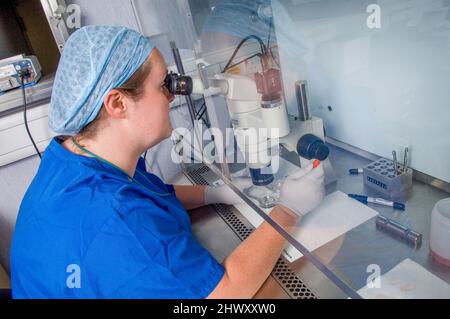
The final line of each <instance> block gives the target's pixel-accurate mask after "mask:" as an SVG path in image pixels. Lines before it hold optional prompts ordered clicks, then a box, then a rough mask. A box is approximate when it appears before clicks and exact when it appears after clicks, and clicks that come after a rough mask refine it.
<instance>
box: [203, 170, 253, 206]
mask: <svg viewBox="0 0 450 319" xmlns="http://www.w3.org/2000/svg"><path fill="white" fill-rule="evenodd" d="M233 184H234V185H235V186H236V187H237V188H239V189H240V190H241V191H242V190H244V189H245V188H248V187H250V186H252V185H253V183H252V179H251V178H250V177H237V178H234V179H233ZM204 198H205V205H210V204H226V205H237V204H241V203H242V199H241V198H240V197H239V196H238V195H236V193H235V192H234V191H233V190H232V189H231V188H229V187H228V186H227V185H225V184H224V185H221V186H211V185H209V186H206V188H205V194H204Z"/></svg>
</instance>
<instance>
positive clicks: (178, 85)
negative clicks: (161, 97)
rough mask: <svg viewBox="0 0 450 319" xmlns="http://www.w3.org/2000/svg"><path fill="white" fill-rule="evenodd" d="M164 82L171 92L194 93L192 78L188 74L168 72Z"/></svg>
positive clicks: (175, 93) (174, 93) (176, 93)
mask: <svg viewBox="0 0 450 319" xmlns="http://www.w3.org/2000/svg"><path fill="white" fill-rule="evenodd" d="M164 83H165V85H166V88H167V90H168V91H169V92H170V94H173V95H191V94H192V87H193V84H192V78H191V77H190V76H187V75H180V74H177V73H173V72H170V73H168V74H167V76H166V78H165V80H164Z"/></svg>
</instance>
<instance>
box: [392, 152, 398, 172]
mask: <svg viewBox="0 0 450 319" xmlns="http://www.w3.org/2000/svg"><path fill="white" fill-rule="evenodd" d="M392 160H393V163H394V170H395V175H398V162H397V152H396V151H392Z"/></svg>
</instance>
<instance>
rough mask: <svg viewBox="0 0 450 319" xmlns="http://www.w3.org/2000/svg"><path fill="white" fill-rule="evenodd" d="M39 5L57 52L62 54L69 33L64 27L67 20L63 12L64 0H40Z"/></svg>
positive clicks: (64, 7)
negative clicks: (42, 10)
mask: <svg viewBox="0 0 450 319" xmlns="http://www.w3.org/2000/svg"><path fill="white" fill-rule="evenodd" d="M41 5H42V8H43V9H44V12H45V16H46V17H47V21H48V24H49V25H50V29H51V30H52V33H53V37H54V38H55V41H56V45H57V46H58V49H59V51H60V52H62V50H63V48H64V45H65V43H66V41H67V39H68V38H69V36H70V33H71V30H70V29H69V28H68V27H67V25H66V19H67V18H68V15H67V12H66V11H65V9H66V3H65V1H64V0H41Z"/></svg>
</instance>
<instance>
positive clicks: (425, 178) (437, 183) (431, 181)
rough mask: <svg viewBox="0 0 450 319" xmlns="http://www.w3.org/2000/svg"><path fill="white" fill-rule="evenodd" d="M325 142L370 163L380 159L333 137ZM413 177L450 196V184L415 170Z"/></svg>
mask: <svg viewBox="0 0 450 319" xmlns="http://www.w3.org/2000/svg"><path fill="white" fill-rule="evenodd" d="M325 140H326V142H327V143H328V144H332V145H334V146H336V147H339V148H341V149H343V150H346V151H348V152H350V153H352V154H355V155H358V156H360V157H362V158H365V159H368V160H370V161H376V160H377V159H379V158H380V157H379V156H377V155H375V154H373V153H370V152H367V151H364V150H361V149H360V148H357V147H354V146H352V145H349V144H347V143H343V142H341V141H338V140H335V139H333V138H331V137H328V136H327V137H326V139H325ZM409 162H410V159H409V160H408V163H409ZM411 169H412V168H411ZM413 175H414V180H416V181H418V182H422V183H425V184H427V185H430V186H433V187H435V188H438V189H440V190H442V191H444V192H446V193H449V194H450V183H447V182H445V181H443V180H440V179H438V178H436V177H433V176H430V175H428V174H425V173H422V172H419V171H417V170H414V169H413Z"/></svg>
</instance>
